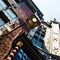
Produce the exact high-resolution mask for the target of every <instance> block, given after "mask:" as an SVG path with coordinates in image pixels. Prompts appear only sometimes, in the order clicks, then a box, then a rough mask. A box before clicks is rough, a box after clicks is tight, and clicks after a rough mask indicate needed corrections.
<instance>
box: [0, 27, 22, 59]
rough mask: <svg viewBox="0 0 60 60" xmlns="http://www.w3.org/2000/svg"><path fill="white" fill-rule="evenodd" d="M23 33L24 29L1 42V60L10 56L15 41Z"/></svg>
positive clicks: (16, 31)
mask: <svg viewBox="0 0 60 60" xmlns="http://www.w3.org/2000/svg"><path fill="white" fill-rule="evenodd" d="M21 31H22V27H20V28H18V29H16V30H14V31H13V32H11V33H10V34H8V35H7V36H5V37H3V39H2V40H0V60H3V58H4V57H5V56H6V55H7V54H8V52H9V51H10V49H11V45H12V42H13V40H14V39H15V38H16V37H17V36H18V35H19V33H20V32H21Z"/></svg>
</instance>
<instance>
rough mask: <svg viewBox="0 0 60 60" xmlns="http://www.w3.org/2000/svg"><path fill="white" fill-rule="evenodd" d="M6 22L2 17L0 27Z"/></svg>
mask: <svg viewBox="0 0 60 60" xmlns="http://www.w3.org/2000/svg"><path fill="white" fill-rule="evenodd" d="M4 24H5V22H4V21H3V20H2V19H1V18H0V27H1V26H2V25H4Z"/></svg>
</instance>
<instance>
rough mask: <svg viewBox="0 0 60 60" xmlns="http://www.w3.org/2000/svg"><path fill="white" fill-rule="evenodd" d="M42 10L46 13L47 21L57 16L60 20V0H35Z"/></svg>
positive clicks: (45, 18)
mask: <svg viewBox="0 0 60 60" xmlns="http://www.w3.org/2000/svg"><path fill="white" fill-rule="evenodd" d="M33 2H34V3H35V4H36V5H37V7H38V8H39V9H40V11H41V12H42V13H43V14H44V17H43V18H44V20H45V21H51V20H53V18H56V20H57V21H59V22H60V0H33Z"/></svg>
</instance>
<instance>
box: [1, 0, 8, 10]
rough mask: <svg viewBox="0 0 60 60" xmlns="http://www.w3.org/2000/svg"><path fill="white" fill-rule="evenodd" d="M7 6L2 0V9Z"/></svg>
mask: <svg viewBox="0 0 60 60" xmlns="http://www.w3.org/2000/svg"><path fill="white" fill-rule="evenodd" d="M6 7H7V5H6V4H5V3H4V2H3V1H2V0H0V9H1V8H6Z"/></svg>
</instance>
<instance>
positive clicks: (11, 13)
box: [3, 9, 16, 20]
mask: <svg viewBox="0 0 60 60" xmlns="http://www.w3.org/2000/svg"><path fill="white" fill-rule="evenodd" d="M3 12H4V13H5V14H6V16H7V17H8V18H9V20H13V19H15V18H16V15H15V14H14V13H13V12H12V11H11V10H10V9H7V10H5V11H3Z"/></svg>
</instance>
